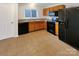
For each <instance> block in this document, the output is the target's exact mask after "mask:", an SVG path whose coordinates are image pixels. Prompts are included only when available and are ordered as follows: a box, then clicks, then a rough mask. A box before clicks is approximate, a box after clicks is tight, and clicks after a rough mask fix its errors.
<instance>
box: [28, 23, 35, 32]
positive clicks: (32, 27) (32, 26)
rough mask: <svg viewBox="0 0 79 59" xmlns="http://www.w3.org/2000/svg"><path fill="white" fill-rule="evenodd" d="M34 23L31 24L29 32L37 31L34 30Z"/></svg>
mask: <svg viewBox="0 0 79 59" xmlns="http://www.w3.org/2000/svg"><path fill="white" fill-rule="evenodd" d="M34 26H35V25H34V23H33V22H29V32H32V31H34V30H35V29H34Z"/></svg>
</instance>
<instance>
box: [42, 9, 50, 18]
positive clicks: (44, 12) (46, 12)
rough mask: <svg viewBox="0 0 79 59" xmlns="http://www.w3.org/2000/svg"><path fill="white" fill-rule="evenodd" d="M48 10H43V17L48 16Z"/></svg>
mask: <svg viewBox="0 0 79 59" xmlns="http://www.w3.org/2000/svg"><path fill="white" fill-rule="evenodd" d="M48 12H49V8H45V9H43V16H48Z"/></svg>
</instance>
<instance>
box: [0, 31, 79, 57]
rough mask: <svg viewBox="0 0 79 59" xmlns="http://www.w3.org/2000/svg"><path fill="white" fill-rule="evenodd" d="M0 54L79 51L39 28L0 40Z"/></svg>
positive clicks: (51, 53) (74, 52)
mask: <svg viewBox="0 0 79 59" xmlns="http://www.w3.org/2000/svg"><path fill="white" fill-rule="evenodd" d="M0 55H15V56H17V55H19V56H23V55H24V56H27V55H30V56H32V55H34V56H37V55H39V56H53V55H79V51H77V50H76V49H74V48H72V47H70V46H69V45H67V44H65V43H63V42H62V41H60V40H59V39H58V37H57V36H54V35H53V34H50V33H48V32H47V31H45V30H40V31H36V32H31V33H28V34H24V35H21V36H19V37H18V38H10V39H5V40H1V41H0Z"/></svg>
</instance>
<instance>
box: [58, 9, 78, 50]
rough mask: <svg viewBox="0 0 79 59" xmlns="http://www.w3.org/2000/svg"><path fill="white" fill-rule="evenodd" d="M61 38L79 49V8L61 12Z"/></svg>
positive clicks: (59, 14)
mask: <svg viewBox="0 0 79 59" xmlns="http://www.w3.org/2000/svg"><path fill="white" fill-rule="evenodd" d="M58 16H59V38H60V40H62V41H64V42H66V43H68V44H69V45H71V46H73V47H75V48H77V49H79V7H72V8H66V9H63V10H59V12H58Z"/></svg>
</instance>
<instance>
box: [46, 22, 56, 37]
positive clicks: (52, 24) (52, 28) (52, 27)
mask: <svg viewBox="0 0 79 59" xmlns="http://www.w3.org/2000/svg"><path fill="white" fill-rule="evenodd" d="M47 31H48V32H50V33H52V34H54V35H55V22H47Z"/></svg>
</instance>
